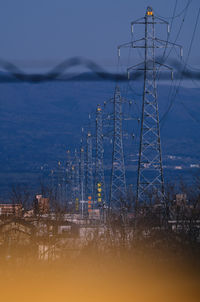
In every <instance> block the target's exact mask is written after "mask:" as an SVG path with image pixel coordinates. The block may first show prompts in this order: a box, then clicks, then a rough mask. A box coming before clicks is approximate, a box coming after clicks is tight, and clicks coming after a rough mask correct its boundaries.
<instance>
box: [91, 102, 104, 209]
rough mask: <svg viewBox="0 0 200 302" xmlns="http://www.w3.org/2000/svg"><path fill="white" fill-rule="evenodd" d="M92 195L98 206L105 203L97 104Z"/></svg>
mask: <svg viewBox="0 0 200 302" xmlns="http://www.w3.org/2000/svg"><path fill="white" fill-rule="evenodd" d="M94 196H95V199H94V200H96V201H97V204H98V205H99V206H103V205H104V204H105V203H106V187H105V178H104V147H103V121H102V108H101V106H100V105H97V110H96V154H95V188H94Z"/></svg>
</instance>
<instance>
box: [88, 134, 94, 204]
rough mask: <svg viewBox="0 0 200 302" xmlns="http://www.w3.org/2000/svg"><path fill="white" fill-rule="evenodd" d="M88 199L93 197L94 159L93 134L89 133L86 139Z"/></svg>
mask: <svg viewBox="0 0 200 302" xmlns="http://www.w3.org/2000/svg"><path fill="white" fill-rule="evenodd" d="M86 144H87V147H86V198H87V199H88V197H91V198H92V197H93V157H92V134H91V131H88V133H87V137H86Z"/></svg>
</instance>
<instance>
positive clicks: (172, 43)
mask: <svg viewBox="0 0 200 302" xmlns="http://www.w3.org/2000/svg"><path fill="white" fill-rule="evenodd" d="M155 40H156V41H157V42H161V43H164V44H165V45H166V46H167V47H170V46H169V45H171V47H178V48H179V49H180V56H181V57H182V56H183V47H182V46H181V45H180V44H176V43H174V42H169V41H165V40H162V39H159V38H155Z"/></svg>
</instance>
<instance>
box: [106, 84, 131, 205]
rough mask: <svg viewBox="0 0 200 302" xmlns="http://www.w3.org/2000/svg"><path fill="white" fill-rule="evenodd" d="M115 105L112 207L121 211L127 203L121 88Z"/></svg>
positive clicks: (117, 88)
mask: <svg viewBox="0 0 200 302" xmlns="http://www.w3.org/2000/svg"><path fill="white" fill-rule="evenodd" d="M111 102H112V103H113V116H112V117H111V118H112V119H113V126H114V127H113V128H114V129H113V130H114V133H113V151H112V172H111V184H110V200H109V202H110V207H111V208H112V209H119V208H121V207H122V204H123V202H125V201H126V198H127V191H126V177H125V165H124V150H123V133H122V118H123V117H122V102H123V100H122V97H121V94H120V90H119V87H118V86H117V87H116V89H115V94H114V98H113V99H112V100H111Z"/></svg>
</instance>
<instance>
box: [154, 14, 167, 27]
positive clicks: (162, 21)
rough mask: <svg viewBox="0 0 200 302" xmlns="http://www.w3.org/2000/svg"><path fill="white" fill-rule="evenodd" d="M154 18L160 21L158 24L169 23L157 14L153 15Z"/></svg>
mask: <svg viewBox="0 0 200 302" xmlns="http://www.w3.org/2000/svg"><path fill="white" fill-rule="evenodd" d="M154 20H159V21H161V22H160V23H159V24H166V25H169V22H167V21H166V20H164V19H162V18H160V17H157V16H154Z"/></svg>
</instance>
